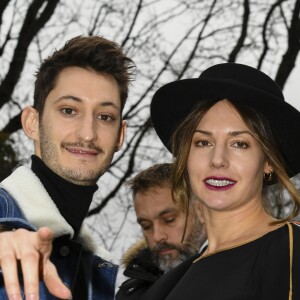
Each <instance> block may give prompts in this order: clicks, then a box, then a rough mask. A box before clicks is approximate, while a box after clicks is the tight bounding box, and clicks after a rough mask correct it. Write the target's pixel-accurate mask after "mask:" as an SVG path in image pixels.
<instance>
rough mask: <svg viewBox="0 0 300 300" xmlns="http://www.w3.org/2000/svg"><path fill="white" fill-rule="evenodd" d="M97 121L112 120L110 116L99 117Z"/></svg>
mask: <svg viewBox="0 0 300 300" xmlns="http://www.w3.org/2000/svg"><path fill="white" fill-rule="evenodd" d="M98 119H100V120H102V121H108V122H109V121H112V120H113V118H112V116H110V115H100V116H99V117H98Z"/></svg>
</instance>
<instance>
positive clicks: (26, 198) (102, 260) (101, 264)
mask: <svg viewBox="0 0 300 300" xmlns="http://www.w3.org/2000/svg"><path fill="white" fill-rule="evenodd" d="M0 226H7V227H8V228H11V229H18V228H25V229H28V230H31V231H36V230H37V229H38V228H40V227H42V226H47V227H49V228H50V229H52V231H53V232H54V237H55V239H54V242H53V250H52V254H51V261H52V262H53V263H54V264H55V266H56V268H57V270H58V273H59V275H60V277H61V279H62V281H63V282H64V283H65V284H66V286H68V287H69V288H71V290H72V287H73V284H74V281H75V278H76V274H77V271H78V269H79V263H80V261H81V262H82V266H83V268H82V269H81V272H83V273H84V278H85V280H86V282H85V284H86V286H87V290H88V298H87V299H80V300H89V299H91V300H92V299H93V300H97V299H99V300H113V299H114V291H115V280H116V275H117V271H118V267H117V266H116V265H115V264H113V263H112V262H111V258H112V257H111V256H110V254H109V253H108V252H107V251H106V250H105V249H103V248H101V247H99V246H98V245H96V244H95V242H94V241H93V239H92V237H91V235H90V234H89V232H88V228H87V226H86V225H85V224H83V226H82V229H81V231H80V234H79V235H78V238H77V239H76V240H73V239H72V237H73V235H74V231H73V229H72V227H71V226H70V225H69V224H68V223H67V222H66V220H65V219H64V218H63V217H62V215H61V214H60V213H59V211H58V209H57V207H56V206H55V204H54V202H53V201H52V200H51V198H50V196H49V195H48V193H47V191H46V190H45V189H44V187H43V185H42V184H41V182H40V180H39V179H38V177H37V176H36V175H35V174H34V173H33V172H32V171H31V169H29V168H26V167H23V166H22V167H19V168H18V169H16V170H15V171H14V172H13V173H12V175H10V176H9V177H7V178H6V179H5V180H4V181H2V182H1V183H0ZM20 284H21V288H22V293H23V292H24V291H23V286H22V278H21V277H20ZM0 299H1V300H5V299H8V298H7V296H6V292H5V288H4V282H3V276H2V272H1V269H0ZM24 299H25V296H24ZM40 299H41V300H43V299H57V298H56V297H54V296H52V295H50V294H49V292H48V291H47V288H46V287H45V285H44V283H43V282H42V281H41V282H40ZM73 299H78V298H76V295H73Z"/></svg>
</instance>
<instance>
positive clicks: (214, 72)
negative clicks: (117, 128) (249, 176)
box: [151, 63, 300, 177]
mask: <svg viewBox="0 0 300 300" xmlns="http://www.w3.org/2000/svg"><path fill="white" fill-rule="evenodd" d="M225 98H227V99H230V100H231V101H233V102H234V103H237V104H241V105H246V106H249V107H251V108H253V109H254V110H256V111H258V112H260V113H261V114H263V115H264V116H265V118H266V119H267V120H268V121H269V124H270V127H271V129H272V131H273V134H274V136H275V138H276V140H277V143H278V146H279V150H280V152H281V154H282V156H283V159H284V160H285V164H286V165H285V166H286V170H287V172H288V174H289V176H290V177H292V176H294V175H296V174H298V173H299V172H300V112H299V111H298V110H297V109H295V108H294V107H293V106H291V105H290V104H289V103H287V102H285V100H284V96H283V94H282V92H281V89H280V88H279V86H278V85H277V84H276V83H275V82H274V81H273V80H272V79H271V78H270V77H269V76H267V75H266V74H264V73H263V72H261V71H259V70H257V69H255V68H252V67H249V66H246V65H242V64H236V63H223V64H218V65H214V66H212V67H210V68H208V69H206V70H205V71H204V72H203V73H202V74H201V75H200V77H199V78H191V79H183V80H177V81H174V82H170V83H168V84H166V85H164V86H163V87H161V88H160V89H158V90H157V92H156V93H155V94H154V96H153V99H152V102H151V119H152V123H153V126H154V129H155V131H156V132H157V134H158V136H159V138H160V139H161V141H162V142H163V144H164V145H165V146H166V147H167V149H168V150H169V151H170V152H172V150H171V136H172V134H173V132H174V131H175V129H176V128H177V127H178V126H179V124H180V123H181V122H182V121H183V120H184V119H185V118H186V117H187V116H188V115H189V113H190V112H191V110H192V109H193V107H194V106H195V104H197V103H199V102H201V101H203V100H207V99H220V100H221V99H225Z"/></svg>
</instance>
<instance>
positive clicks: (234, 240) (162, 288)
mask: <svg viewBox="0 0 300 300" xmlns="http://www.w3.org/2000/svg"><path fill="white" fill-rule="evenodd" d="M151 117H152V122H153V125H154V128H155V130H156V132H157V134H158V136H159V137H160V139H161V140H162V142H163V143H164V144H165V146H166V147H167V148H168V149H169V150H170V151H171V152H172V153H173V155H174V157H175V159H174V165H175V167H174V178H173V193H174V199H175V200H176V201H177V202H178V203H179V204H180V205H182V207H183V208H186V207H188V204H187V200H186V199H190V197H191V196H193V197H196V199H197V200H198V204H199V211H200V213H199V215H200V219H201V220H202V221H203V222H204V223H205V226H206V228H207V235H208V246H207V247H206V249H204V250H203V251H202V252H201V253H200V254H199V256H198V257H197V258H196V259H193V260H192V261H187V262H186V263H184V264H182V265H181V266H179V267H178V268H177V269H174V270H172V271H170V272H168V273H167V274H165V276H163V278H162V279H161V281H160V282H159V283H158V284H156V285H155V286H154V287H153V288H152V289H151V290H150V291H149V295H148V296H149V299H155V300H158V299H168V300H171V299H180V300H182V299H189V300H193V299H201V300H202V299H203V300H205V299H214V300H216V299H220V300H224V299H239V300H246V299H247V300H250V299H253V300H254V299H255V300H257V299H264V300H265V299H272V300H274V299H275V300H276V299H278V300H284V299H289V300H290V299H293V300H296V299H297V300H299V299H300V227H298V225H296V224H295V223H293V222H292V221H293V219H294V218H295V217H296V216H297V215H298V214H299V211H300V195H299V193H298V191H297V190H296V188H295V187H294V185H293V184H292V183H291V181H290V179H289V177H292V176H294V175H296V174H298V173H299V172H300V138H299V131H300V113H299V111H297V110H296V109H295V108H293V107H292V106H291V105H289V104H288V103H286V102H285V101H284V97H283V95H282V92H281V90H280V88H279V87H278V86H277V85H276V83H275V82H274V81H273V80H272V79H271V78H269V77H268V76H267V75H265V74H264V73H262V72H260V71H258V70H256V69H254V68H251V67H248V66H245V65H241V64H232V63H225V64H219V65H215V66H213V67H211V68H209V69H207V70H206V71H204V72H203V73H202V74H201V76H200V77H199V78H197V79H196V78H195V79H185V80H180V81H176V82H172V83H169V84H167V85H165V86H163V87H162V88H160V89H159V90H158V91H157V92H156V94H155V95H154V98H153V101H152V103H151ZM275 183H277V185H278V187H280V188H283V189H285V190H286V191H287V192H288V193H289V195H290V197H291V200H292V209H291V211H290V212H288V214H287V216H285V217H284V218H282V219H277V218H276V217H275V216H273V215H272V210H271V207H272V204H274V203H272V202H274V201H275V199H270V202H268V201H267V199H266V197H265V195H264V193H263V190H264V186H266V185H268V184H275ZM146 298H147V297H145V299H146Z"/></svg>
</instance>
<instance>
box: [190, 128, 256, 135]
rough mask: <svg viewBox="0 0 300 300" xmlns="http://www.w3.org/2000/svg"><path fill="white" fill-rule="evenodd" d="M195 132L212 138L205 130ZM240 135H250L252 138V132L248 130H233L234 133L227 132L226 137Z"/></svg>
mask: <svg viewBox="0 0 300 300" xmlns="http://www.w3.org/2000/svg"><path fill="white" fill-rule="evenodd" d="M195 132H199V133H202V134H205V135H209V136H212V132H210V131H206V130H201V129H196V130H195ZM240 134H250V135H251V136H253V134H252V132H251V131H249V130H235V131H230V132H228V135H230V136H237V135H240Z"/></svg>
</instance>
